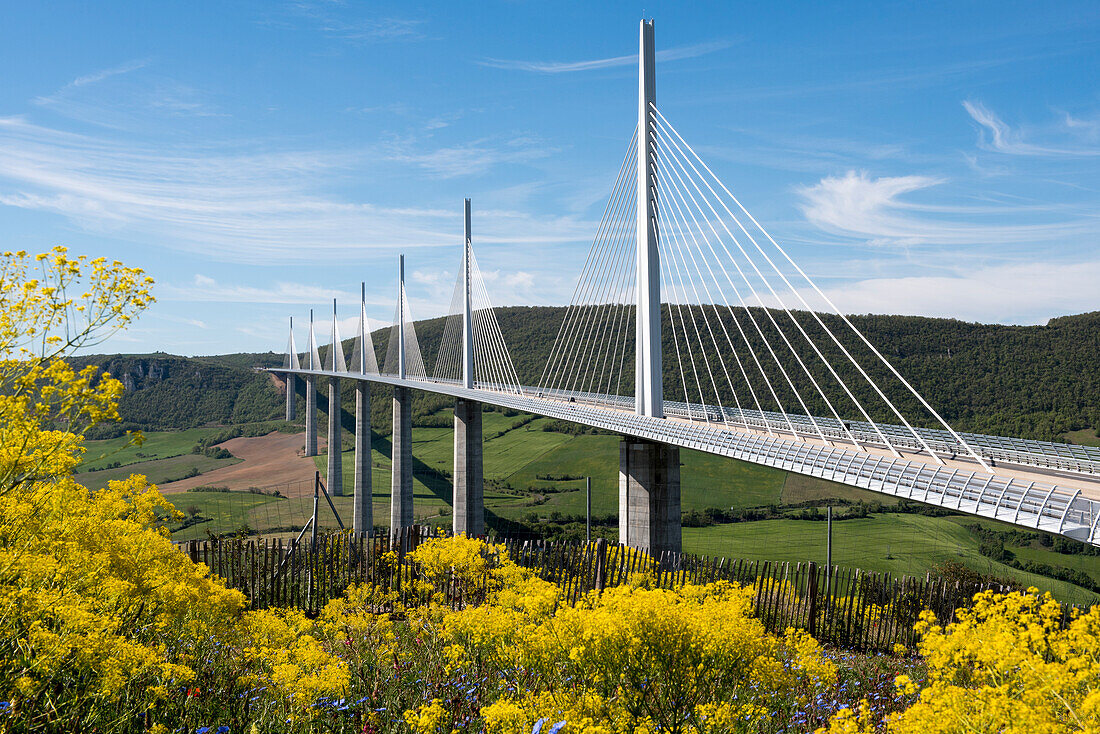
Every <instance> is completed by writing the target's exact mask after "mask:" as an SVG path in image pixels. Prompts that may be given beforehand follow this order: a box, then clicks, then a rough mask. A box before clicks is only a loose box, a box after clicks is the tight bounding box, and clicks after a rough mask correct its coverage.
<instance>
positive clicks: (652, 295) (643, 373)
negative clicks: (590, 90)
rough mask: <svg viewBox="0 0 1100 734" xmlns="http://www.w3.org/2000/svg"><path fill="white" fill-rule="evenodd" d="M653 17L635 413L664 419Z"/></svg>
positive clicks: (643, 120) (648, 41) (641, 106)
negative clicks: (655, 155) (652, 108)
mask: <svg viewBox="0 0 1100 734" xmlns="http://www.w3.org/2000/svg"><path fill="white" fill-rule="evenodd" d="M653 53H654V52H653V21H652V20H649V21H647V20H644V19H643V20H642V22H641V29H640V33H639V37H638V198H637V207H638V208H637V234H636V237H637V240H636V253H637V283H636V284H635V293H636V294H637V298H638V304H637V313H636V315H635V348H634V351H635V365H634V396H635V397H634V412H636V413H637V414H638V415H645V416H651V417H654V418H663V417H664V395H663V389H662V385H661V378H662V375H663V372H662V369H661V260H660V255H659V253H658V251H657V237H658V234H659V231H658V228H657V170H656V161H655V159H654V155H653V148H654V142H653V137H654V132H655V131H654V123H653V122H652V120H653V116H652V114H651V113H650V107H651V106H653V105H654V104H655V102H656V95H657V92H656V73H655V70H654V63H653Z"/></svg>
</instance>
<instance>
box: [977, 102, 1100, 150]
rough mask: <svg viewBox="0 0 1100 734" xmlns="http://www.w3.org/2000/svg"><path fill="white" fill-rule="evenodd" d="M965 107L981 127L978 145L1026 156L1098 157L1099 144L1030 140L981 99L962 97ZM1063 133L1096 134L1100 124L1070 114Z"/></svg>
mask: <svg viewBox="0 0 1100 734" xmlns="http://www.w3.org/2000/svg"><path fill="white" fill-rule="evenodd" d="M962 104H963V107H964V108H965V109H966V112H967V114H969V115H970V117H971V119H973V120H974V122H976V123H978V125H980V126H981V136H980V138H979V140H978V145H979V146H980V147H981V148H983V149H985V150H990V151H995V152H997V153H1006V154H1009V155H1023V156H1098V155H1100V147H1096V146H1092V145H1083V144H1077V145H1047V144H1042V145H1040V144H1036V143H1031V142H1028V141H1027V139H1026V135H1025V133H1024V132H1023V131H1022V130H1020V129H1013V128H1012V127H1010V126H1009V125H1007V124H1006V123H1005V122H1004V121H1003V120H1002V119H1001V118H1000V117H998V116H997V115H996V114H995V113H994V112H993V111H992V110H990V109H989V108H988V107H986V106H985V105H983V104H982V103H981V102H977V101H973V100H963V103H962ZM1061 127H1062V128H1063V129H1062V132H1072V133H1078V134H1084V135H1085V136H1088V137H1090V138H1091V137H1094V136H1095V134H1096V131H1097V129H1098V128H1100V124H1097V123H1093V122H1090V121H1087V120H1081V119H1077V118H1074V117H1071V116H1069V115H1066V116H1064V118H1063V120H1062V123H1061Z"/></svg>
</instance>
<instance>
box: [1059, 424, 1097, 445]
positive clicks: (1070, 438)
mask: <svg viewBox="0 0 1100 734" xmlns="http://www.w3.org/2000/svg"><path fill="white" fill-rule="evenodd" d="M1063 438H1064V439H1065V440H1066V442H1067V443H1075V444H1079V445H1081V446H1100V436H1097V435H1096V429H1095V428H1082V429H1081V430H1079V431H1070V432H1069V433H1067V434H1065V435H1064V436H1063Z"/></svg>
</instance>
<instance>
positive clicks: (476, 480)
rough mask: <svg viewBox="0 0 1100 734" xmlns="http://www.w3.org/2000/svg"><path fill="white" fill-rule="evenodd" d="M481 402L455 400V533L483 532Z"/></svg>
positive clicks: (483, 490)
mask: <svg viewBox="0 0 1100 734" xmlns="http://www.w3.org/2000/svg"><path fill="white" fill-rule="evenodd" d="M482 449H483V445H482V432H481V403H479V402H475V401H473V400H463V399H462V398H459V399H458V401H457V402H456V403H455V472H454V495H453V508H454V524H453V528H454V534H455V535H458V534H459V533H465V534H466V536H467V537H470V538H474V537H477V536H479V535H484V534H485V502H484V492H485V489H484V472H483V466H482Z"/></svg>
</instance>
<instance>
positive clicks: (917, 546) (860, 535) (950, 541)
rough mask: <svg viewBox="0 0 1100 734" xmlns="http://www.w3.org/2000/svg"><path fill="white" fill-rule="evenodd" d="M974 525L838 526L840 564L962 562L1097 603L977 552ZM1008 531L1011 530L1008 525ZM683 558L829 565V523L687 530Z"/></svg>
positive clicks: (914, 520) (913, 518) (1073, 559)
mask: <svg viewBox="0 0 1100 734" xmlns="http://www.w3.org/2000/svg"><path fill="white" fill-rule="evenodd" d="M973 519H974V518H959V517H925V516H923V515H915V514H894V513H884V514H878V515H872V516H870V517H867V518H860V519H854V520H844V521H839V522H834V523H833V563H834V564H836V565H839V566H848V567H852V568H861V569H864V570H867V571H876V572H888V573H891V574H906V575H917V576H923V575H924V574H925V573H927V571H928V570H929V569H931V568H932V567H933V566H935V565H937V564H940V563H943V562H944V561H956V562H959V563H963V564H965V565H967V566H969V567H970V568H972V569H974V570H976V571H978V572H980V573H984V574H989V575H993V576H996V577H1007V578H1014V579H1018V580H1019V581H1021V582H1022V583H1025V584H1027V585H1029V586H1036V587H1038V588H1039V589H1041V590H1043V591H1050V592H1051V593H1053V594H1054V595H1055V597H1056V598H1058V599H1059V600H1060V601H1064V602H1072V603H1080V604H1085V603H1091V602H1093V601H1096V600H1097V596H1096V595H1095V594H1093V593H1091V592H1089V591H1087V590H1085V589H1082V588H1080V587H1078V586H1075V585H1073V584H1069V583H1066V582H1064V581H1059V580H1057V579H1050V578H1047V577H1045V576H1039V575H1036V574H1032V573H1026V572H1024V571H1019V570H1017V569H1014V568H1012V567H1010V566H1006V565H1004V564H1002V563H997V562H995V561H992V560H991V559H989V558H986V557H985V556H982V555H981V554H979V553H978V540H977V538H976V537H975V536H974V535H973V534H971V533H970V532H969V531H968V530H967V529H966V528H964V527H963V524H964V523H968V522H971V521H973ZM1001 529H1004V526H1001ZM683 533H684V551H685V552H688V553H700V554H706V555H714V556H723V557H728V558H745V559H751V560H766V561H817V562H818V563H824V562H825V546H826V534H827V529H826V523H825V522H823V521H810V520H793V519H792V520H763V521H760V522H744V523H732V524H725V525H714V526H711V527H706V528H684V530H683ZM1013 552H1015V553H1017V555H1018V556H1020V557H1021V558H1023V557H1024V556H1025V553H1026V554H1027V556H1028V558H1029V559H1031V560H1038V561H1041V562H1043V563H1048V564H1050V565H1061V566H1067V567H1072V568H1080V569H1081V570H1084V571H1087V572H1090V573H1093V575H1094V577H1095V578H1100V558H1098V557H1095V556H1064V555H1061V554H1057V553H1053V552H1051V551H1043V550H1032V549H1016V548H1013Z"/></svg>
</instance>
